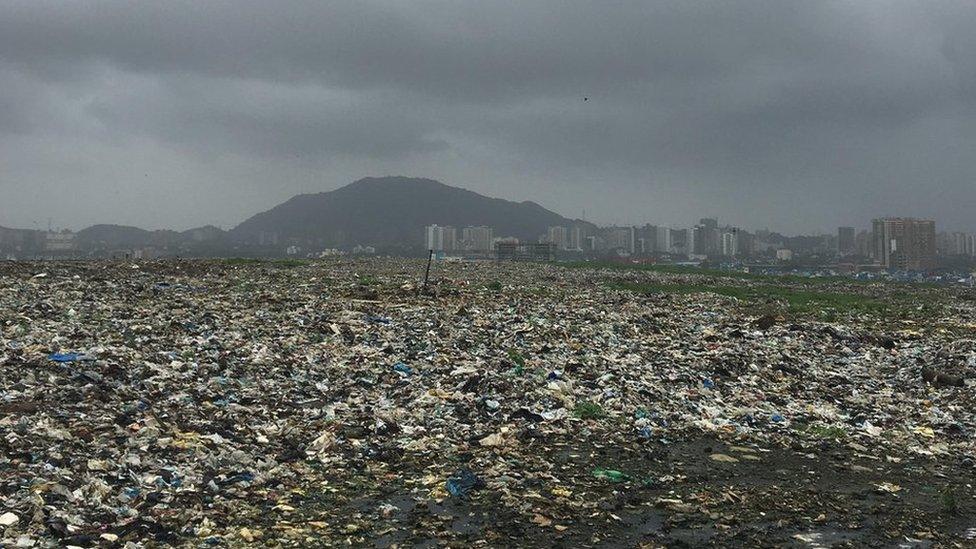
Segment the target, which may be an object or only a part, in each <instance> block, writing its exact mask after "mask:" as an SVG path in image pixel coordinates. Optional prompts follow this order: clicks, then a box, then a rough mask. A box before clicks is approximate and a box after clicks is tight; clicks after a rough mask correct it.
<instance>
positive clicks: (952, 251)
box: [940, 232, 976, 257]
mask: <svg viewBox="0 0 976 549" xmlns="http://www.w3.org/2000/svg"><path fill="white" fill-rule="evenodd" d="M940 236H941V238H940V244H941V245H940V248H941V250H942V253H943V254H945V255H949V256H954V255H955V256H959V255H966V256H970V257H972V256H976V235H972V234H967V233H959V232H954V233H943V234H941V235H940Z"/></svg>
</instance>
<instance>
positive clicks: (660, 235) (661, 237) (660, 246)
mask: <svg viewBox="0 0 976 549" xmlns="http://www.w3.org/2000/svg"><path fill="white" fill-rule="evenodd" d="M656 237H657V242H656V243H655V246H654V248H655V250H656V251H658V252H661V253H671V251H672V250H671V249H672V248H673V247H674V241H673V239H672V234H671V229H670V228H669V227H658V228H657V235H656Z"/></svg>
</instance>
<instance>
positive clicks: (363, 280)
mask: <svg viewBox="0 0 976 549" xmlns="http://www.w3.org/2000/svg"><path fill="white" fill-rule="evenodd" d="M379 283H380V281H379V280H378V279H377V278H376V277H375V276H373V275H362V276H360V277H359V278H357V279H356V284H359V285H360V286H376V285H378V284H379Z"/></svg>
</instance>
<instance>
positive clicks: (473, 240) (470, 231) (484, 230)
mask: <svg viewBox="0 0 976 549" xmlns="http://www.w3.org/2000/svg"><path fill="white" fill-rule="evenodd" d="M494 239H495V231H494V229H492V228H491V227H484V226H480V227H465V228H463V229H461V243H462V245H463V246H464V249H465V250H470V251H472V252H490V251H491V244H492V241H493V240H494Z"/></svg>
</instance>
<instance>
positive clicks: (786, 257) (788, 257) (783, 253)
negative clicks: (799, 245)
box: [776, 248, 793, 261]
mask: <svg viewBox="0 0 976 549" xmlns="http://www.w3.org/2000/svg"><path fill="white" fill-rule="evenodd" d="M776 259H777V260H779V261H792V260H793V251H792V250H787V249H786V248H782V249H779V250H776Z"/></svg>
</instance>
